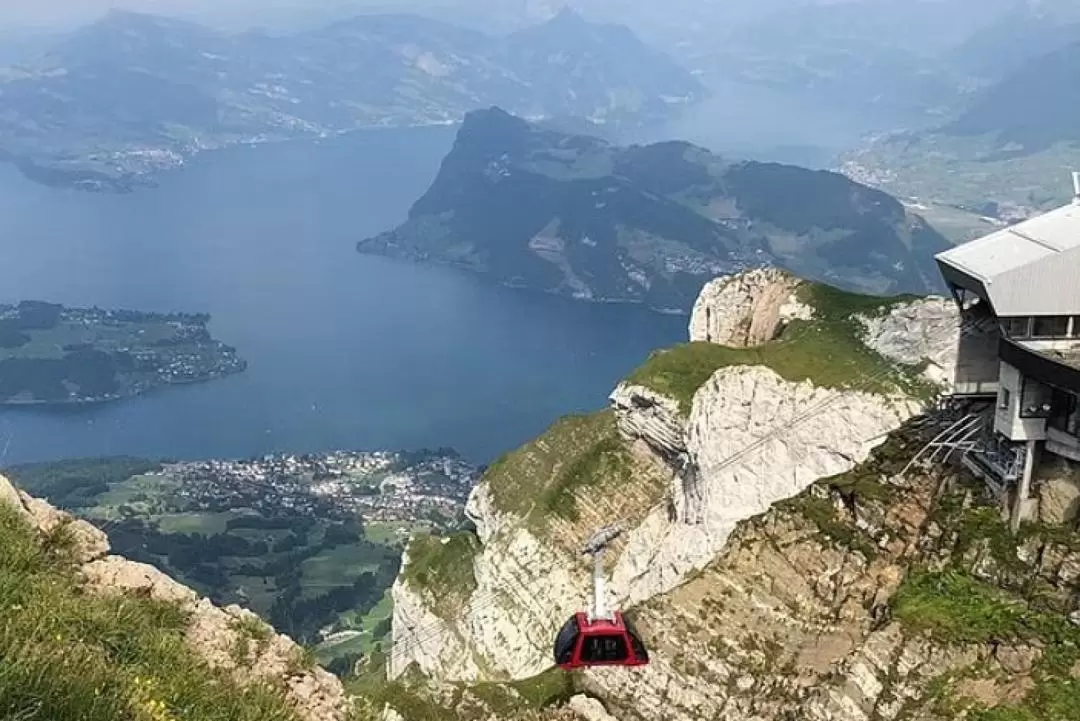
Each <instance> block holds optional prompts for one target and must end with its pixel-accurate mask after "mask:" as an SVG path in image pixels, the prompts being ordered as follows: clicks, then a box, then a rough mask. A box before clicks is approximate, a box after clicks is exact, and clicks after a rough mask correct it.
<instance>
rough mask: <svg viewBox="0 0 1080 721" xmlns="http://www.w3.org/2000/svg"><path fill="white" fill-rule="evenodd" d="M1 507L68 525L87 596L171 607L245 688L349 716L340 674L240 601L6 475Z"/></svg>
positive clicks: (314, 712) (309, 717)
mask: <svg viewBox="0 0 1080 721" xmlns="http://www.w3.org/2000/svg"><path fill="white" fill-rule="evenodd" d="M0 504H3V505H4V506H6V507H8V508H13V509H15V511H16V513H17V515H18V516H19V517H21V519H22V520H23V521H24V522H25V523H26V524H27V525H28V526H29V527H30V528H31V529H32V530H34V531H35V532H36V533H38V534H40V536H41V537H42V538H43V539H46V538H49V537H51V536H52V535H53V534H55V533H56V532H57V530H58V529H61V528H62V529H63V531H64V533H65V536H66V537H67V538H68V539H70V546H71V548H70V553H71V560H72V561H73V563H74V564H75V567H74V568H73V569H72V570H73V572H74V573H75V574H76V575H77V577H78V579H79V585H80V587H81V590H82V592H83V593H86V594H88V595H90V596H94V597H117V596H120V597H131V598H141V599H153V600H156V601H161V602H164V603H166V604H169V605H171V606H173V607H175V609H176V610H177V611H178V612H179V613H182V614H183V615H184V617H185V618H186V623H187V631H186V640H187V644H188V645H189V646H190V648H191V649H192V650H194V651H195V652H196V654H197V655H198V656H199V657H200V658H202V659H203V660H204V661H205V662H206V663H207V664H208V666H210V667H211V668H213V669H218V670H221V671H224V672H225V673H226V674H227V675H228V676H229V677H231V678H232V679H233V680H234V681H235V682H236V683H237V684H239V685H240V686H241V687H253V686H262V685H268V686H269V687H272V688H274V689H277V690H278V691H280V692H281V693H283V694H284V697H285V699H286V701H287V703H288V705H289V706H290V707H291V708H292V710H293V711H294V712H295V713H296V715H297V716H298V717H299V718H301V719H304V720H305V721H343V720H344V719H346V718H349V717H350V713H351V703H350V701H349V700H348V698H347V697H346V695H345V692H344V690H343V689H342V686H341V683H340V682H339V681H338V679H337V678H336V677H334V676H333V675H331V674H329V673H327V672H326V671H324V670H322V669H321V668H318V667H316V666H314V665H311V664H308V663H307V662H306V661H305V658H304V654H303V650H302V649H301V648H300V647H299V646H297V645H296V644H295V643H293V641H292V640H290V639H289V638H288V637H286V636H282V635H278V634H276V633H275V632H274V631H273V629H272V628H271V627H270V626H268V625H267V624H265V623H264V622H262V621H261V620H260V619H259V618H258V616H256V615H255V614H253V613H251V612H250V611H247V610H245V609H242V608H240V607H238V606H229V607H228V608H218V607H217V606H215V605H214V604H212V603H211V602H210V601H209V600H207V599H203V598H200V597H199V596H198V594H196V593H195V592H194V591H193V590H191V589H190V588H187V587H186V586H183V585H181V584H180V583H177V582H176V581H174V580H173V579H171V578H169V577H168V576H166V575H165V574H163V573H161V572H160V571H158V570H157V569H155V568H154V567H153V566H148V565H145V564H141V563H135V562H133V561H129V560H127V559H125V558H121V557H119V556H113V555H109V550H110V549H109V541H108V539H107V537H106V536H105V534H104V533H103V532H102V531H100V530H99V529H97V528H96V527H94V526H92V525H90V524H89V523H87V522H85V521H81V520H76V519H74V518H72V517H71V516H69V515H68V514H67V513H64V512H62V511H58V510H57V509H56V508H54V507H53V506H51V505H50V504H48V503H46V502H45V501H42V500H40V499H37V498H32V497H30V496H28V495H26V494H25V493H23V492H21V491H18V490H17V489H16V488H15V487H13V486H12V485H11V484H10V483H9V482H8V481H7V479H5V478H3V477H2V476H0ZM155 718H157V717H155Z"/></svg>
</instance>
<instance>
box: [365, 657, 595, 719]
mask: <svg viewBox="0 0 1080 721" xmlns="http://www.w3.org/2000/svg"><path fill="white" fill-rule="evenodd" d="M347 688H348V690H349V691H350V692H352V693H355V694H357V695H360V696H363V697H364V698H365V699H366V700H367V702H368V703H369V704H370V706H371V707H372V708H376V709H380V710H381V709H382V707H383V705H384V704H390V705H391V706H392V707H393V708H394V710H395V711H397V712H398V713H399V714H401V716H402V718H404V719H405V721H488V720H489V719H493V718H498V719H512V718H518V717H519V715H520V714H524V713H527V712H530V711H542V710H543V709H546V708H550V707H552V706H556V705H558V704H562V703H565V702H566V701H568V700H569V699H570V697H571V696H573V695H574V693H575V692H576V689H575V684H574V678H573V676H572V675H570V674H568V673H566V672H565V671H562V670H561V669H557V668H556V669H552V670H550V671H545V672H544V673H542V674H540V675H539V676H534V677H533V678H529V679H524V680H521V681H511V682H509V683H505V684H500V683H480V684H476V685H472V686H465V685H459V686H457V687H456V688H455V689H453V693H452V698H453V700H454V703H453V706H452V707H451V706H448V704H446V703H445V702H443V701H442V700H441V699H436V698H434V697H433V694H431V693H430V692H429V691H427V690H425V689H424V688H421V687H420V683H419V682H416V681H410V680H408V678H407V677H406V679H403V680H399V681H391V682H388V681H380V680H373V679H371V678H363V679H358V680H354V681H353V682H351V683H350V684H349V685H348V686H347ZM473 699H475V701H474V700H473ZM476 701H479V704H477V703H476ZM373 718H374V717H373ZM365 721H366V719H365Z"/></svg>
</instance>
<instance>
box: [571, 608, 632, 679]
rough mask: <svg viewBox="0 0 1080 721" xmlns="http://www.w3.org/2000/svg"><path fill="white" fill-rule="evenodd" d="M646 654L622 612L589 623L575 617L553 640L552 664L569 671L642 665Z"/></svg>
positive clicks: (582, 617) (580, 617)
mask: <svg viewBox="0 0 1080 721" xmlns="http://www.w3.org/2000/svg"><path fill="white" fill-rule="evenodd" d="M648 662H649V653H648V651H646V650H645V644H643V643H642V642H641V636H640V635H638V633H637V631H636V630H635V629H634V627H633V625H632V624H631V623H630V621H628V620H627V619H626V618H625V617H624V616H623V615H622V613H620V612H619V611H616V612H615V614H614V618H613V619H611V620H608V619H603V618H600V619H596V620H595V621H591V622H590V621H589V617H588V616H586V615H585V614H584V613H578V614H575V615H574V617H573V618H571V619H570V620H569V621H567V622H566V625H565V626H563V627H562V630H561V631H559V635H558V636H557V637H556V638H555V663H556V665H558V666H559V668H562V669H566V670H568V671H569V670H572V669H576V668H587V667H589V666H644V665H645V664H647V663H648Z"/></svg>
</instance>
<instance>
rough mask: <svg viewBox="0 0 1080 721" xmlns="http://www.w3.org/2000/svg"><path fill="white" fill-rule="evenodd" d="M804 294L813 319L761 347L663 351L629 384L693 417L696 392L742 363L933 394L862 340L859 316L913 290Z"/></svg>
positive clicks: (824, 289) (840, 382)
mask: <svg viewBox="0 0 1080 721" xmlns="http://www.w3.org/2000/svg"><path fill="white" fill-rule="evenodd" d="M798 292H799V294H800V300H801V301H802V302H804V303H806V304H808V305H810V306H812V307H813V308H814V309H815V311H816V313H815V318H814V319H813V320H811V321H795V322H793V323H791V324H790V325H789V326H788V327H787V328H785V329H784V331H783V332H782V334H781V336H780V337H779V338H778V339H776V340H774V341H772V342H770V343H766V344H764V345H762V346H758V347H755V348H727V347H725V346H720V345H715V344H713V343H688V344H686V345H682V346H678V347H676V348H673V349H670V350H665V351H659V352H657V353H654V354H653V355H652V356H651V357H650V358H649V360H648V361H646V363H645V364H644V365H643V366H641V367H640V368H638V369H637V370H636V371H634V373H632V374H631V375H630V377H629V378H627V382H628V383H632V384H637V385H642V386H645V387H647V388H651V389H652V390H655V391H657V392H658V393H662V394H664V395H667V396H670V397H671V398H674V399H675V400H677V401H678V402H679V407H680V409H681V410H682V412H683V414H684V415H687V416H689V414H690V409H691V405H692V402H693V398H694V394H695V393H697V391H698V389H699V388H701V386H702V385H704V384H705V382H706V381H707V380H708V379H709V378H710V377H712V375H713V374H714V373H715V372H716V371H718V370H720V369H721V368H726V367H730V366H740V365H741V366H765V367H767V368H771V369H772V370H773V371H775V372H776V373H777V374H778V375H780V376H781V377H782V378H784V379H786V380H789V381H795V382H799V381H807V380H808V381H811V382H813V383H814V384H816V385H818V386H822V387H825V388H841V389H854V390H862V391H866V392H869V393H881V394H888V393H894V392H897V391H903V392H906V393H913V394H917V395H924V394H927V393H929V392H930V389H929V388H928V387H927V386H926V385H925V384H924V383H923V382H921V381H919V380H918V379H917V377H916V374H915V373H913V372H907V371H906V370H904V369H897V368H896V366H895V364H893V363H892V362H890V361H888V360H887V359H885V358H884V357H882V356H881V355H879V354H878V353H876V352H874V351H872V350H871V349H870V348H868V347H867V346H866V345H864V344H863V343H862V342H861V341H860V335H861V332H862V329H861V326H860V325H859V323H858V322H857V321H856V320H854V318H853V316H855V315H869V316H872V315H875V314H880V313H883V312H886V311H887V310H888V309H889V308H890V307H892V306H894V305H896V304H898V303H902V302H905V301H910V300H912V299H913V297H912V296H897V297H894V298H880V297H876V296H866V295H857V294H853V293H846V292H844V291H840V290H836V289H835V288H831V287H828V286H824V285H817V284H806V285H804V286H802V287H801V288H800V290H799V291H798Z"/></svg>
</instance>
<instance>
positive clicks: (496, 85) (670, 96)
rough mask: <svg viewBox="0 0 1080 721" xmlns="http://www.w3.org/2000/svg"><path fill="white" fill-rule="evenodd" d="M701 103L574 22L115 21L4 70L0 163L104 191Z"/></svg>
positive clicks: (403, 18) (654, 60)
mask: <svg viewBox="0 0 1080 721" xmlns="http://www.w3.org/2000/svg"><path fill="white" fill-rule="evenodd" d="M701 94H702V90H701V87H700V86H699V84H698V83H697V81H696V80H695V79H694V78H693V77H692V76H691V75H690V74H689V73H688V72H687V71H685V70H684V69H682V68H681V67H679V66H678V65H677V64H676V63H675V62H674V61H673V60H671V59H670V58H668V57H667V56H665V55H663V54H661V53H659V52H656V51H654V50H651V49H650V48H648V47H647V46H645V45H644V44H643V43H642V42H641V41H640V40H638V39H637V38H636V37H635V36H634V35H633V34H632V33H630V32H629V31H628V30H626V29H625V28H622V27H619V26H613V25H596V24H592V23H589V22H586V21H585V20H583V19H582V18H580V17H578V16H577V15H575V14H574V13H572V12H569V11H564V12H562V13H559V14H558V15H556V16H555V17H554V18H553V19H551V20H550V21H549V22H547V23H545V24H543V25H540V26H536V27H531V28H528V29H525V30H523V31H520V32H518V33H515V34H513V35H511V36H509V37H505V38H494V37H489V36H486V35H483V34H480V33H476V32H473V31H470V30H465V29H461V28H457V27H455V26H453V25H448V24H445V23H442V22H438V21H435V20H429V19H425V18H421V17H417V16H411V15H368V16H361V17H357V18H355V19H352V20H348V21H344V22H338V23H335V24H333V25H330V26H327V27H324V28H320V29H318V30H315V31H309V32H303V33H297V34H292V35H271V34H268V33H265V32H247V33H242V34H235V35H227V34H222V33H218V32H214V31H212V30H209V29H207V28H204V27H201V26H199V25H195V24H191V23H187V22H181V21H177V20H171V19H166V18H161V17H155V16H149V15H140V14H134V13H127V12H113V13H111V14H109V15H108V16H106V17H105V18H104V19H103V20H101V21H100V22H98V23H96V24H94V25H91V26H89V27H86V28H83V29H81V30H79V31H77V32H75V33H74V34H73V35H71V36H70V37H68V38H66V39H65V40H64V41H62V42H60V43H59V44H57V45H56V46H55V47H53V48H52V50H51V51H50V52H48V53H47V54H46V55H44V56H42V57H40V58H38V59H37V60H36V61H34V62H32V63H25V64H22V65H17V66H14V67H9V68H7V69H4V70H0V155H6V156H7V157H9V158H12V159H15V160H16V161H18V162H20V163H21V164H22V165H23V167H24V168H26V169H27V170H28V171H30V172H33V173H36V175H37V177H39V178H41V179H43V180H47V181H50V180H51V181H56V182H71V181H76V182H79V183H81V184H84V185H86V186H88V187H102V186H107V185H110V184H121V185H122V184H124V183H126V182H128V181H129V180H130V179H131V178H132V177H133V176H138V175H139V174H142V173H146V172H149V171H153V170H156V169H160V168H167V167H172V166H174V165H176V164H179V163H181V162H183V159H184V158H185V157H186V156H188V155H190V154H192V153H195V152H198V151H200V150H205V149H211V148H217V147H223V146H227V145H231V144H235V143H251V142H266V141H271V140H277V139H284V138H290V137H296V136H319V135H327V134H333V133H338V132H343V131H347V130H351V129H356V128H364V127H385V126H407V125H425V124H436V123H438V124H450V123H455V122H459V121H460V120H461V118H462V116H463V115H464V114H465V113H466V112H467V111H469V110H471V109H474V108H476V107H486V106H488V105H491V104H500V105H503V106H505V107H508V108H511V109H513V110H514V111H515V112H519V113H521V114H523V115H525V116H528V117H547V116H573V117H581V118H585V119H588V120H589V121H590V122H593V123H601V124H604V125H609V126H610V125H620V124H632V123H636V122H640V121H645V120H649V119H655V118H658V117H663V116H665V115H666V114H667V113H669V112H671V111H672V109H673V108H674V107H676V106H678V105H680V104H683V103H687V102H690V101H692V100H694V99H695V98H697V97H699V96H700V95H701Z"/></svg>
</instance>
